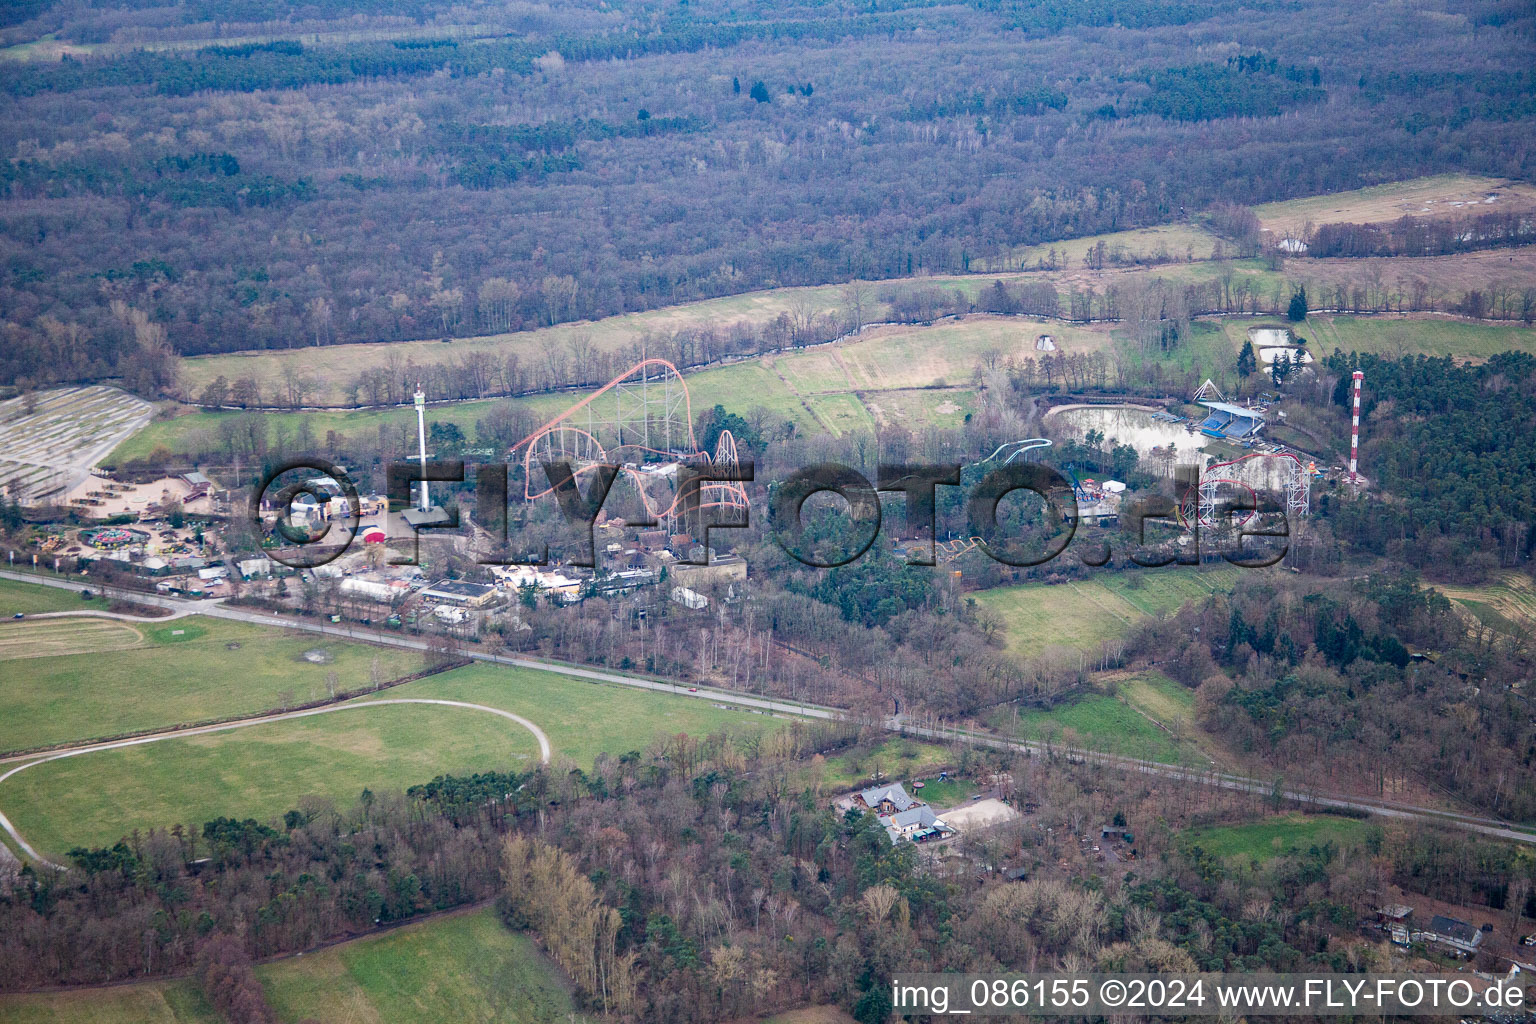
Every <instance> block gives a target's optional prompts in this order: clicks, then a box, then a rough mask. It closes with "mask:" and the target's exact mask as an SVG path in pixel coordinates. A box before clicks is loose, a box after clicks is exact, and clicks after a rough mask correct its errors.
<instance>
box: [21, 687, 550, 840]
mask: <svg viewBox="0 0 1536 1024" xmlns="http://www.w3.org/2000/svg"><path fill="white" fill-rule="evenodd" d="M378 704H438V705H442V706H444V707H451V708H467V709H469V710H471V711H483V712H485V713H486V714H491V715H497V716H499V717H501V718H505V719H508V720H509V721H513V722H516V723H517V724H518V725H521V726H522V727H523V728H525V729H527V730H528V731H529V732H531V733H533V738H534V739H536V740H538V742H539V760H540V761H543V762H544V763H546V764H547V763H549V757H550V753H551V747H550V745H549V737H548V736H547V735H545V733H544V730H543V729H540V728H539V727H538V726H537V725H535V724H533V723H532V722H530V721H528V719H526V718H524V717H523V716H522V715H514V714H513V713H512V712H510V711H503V710H501V709H500V708H490V707H486V706H485V705H484V704H469V703H466V702H465V701H461V700H435V699H432V698H428V697H384V698H379V699H370V698H364V699H362V700H357V701H353V702H350V703H347V704H332V705H330V706H329V707H323V708H307V709H305V710H303V711H286V712H281V713H279V714H275V715H258V716H257V717H254V718H242V719H241V720H240V721H238V722H222V723H220V724H218V725H200V726H192V727H189V728H186V729H170V730H167V731H166V732H160V733H154V734H152V735H149V736H135V737H133V738H132V739H126V740H113V741H110V742H107V743H87V744H82V745H80V746H78V747H66V748H64V749H61V750H54V751H50V752H49V753H47V754H41V755H34V756H32V757H30V758H29V757H22V758H16V759H14V760H20V761H22V762H23V763H21V764H18V765H17V766H16V767H14V768H12V769H10V770H9V771H7V772H5V773H3V774H0V783H3V782H5V780H6V779H9V778H10V777H11V776H12V775H15V774H16V773H17V772H22V771H26V770H27V769H28V768H31V767H33V766H35V765H40V764H46V763H48V762H49V761H58V760H61V759H62V758H66V757H79V756H80V755H82V754H94V753H97V752H99V751H103V750H119V749H121V748H123V747H138V746H143V745H144V744H146V743H159V742H160V741H161V740H174V739H180V738H182V737H186V736H202V735H205V734H207V733H212V732H229V731H230V730H232V729H247V728H250V727H251V726H253V725H266V724H268V723H271V722H286V721H289V720H290V719H294V718H310V717H313V716H314V715H329V714H334V713H335V712H337V711H358V710H361V709H366V708H369V707H373V706H375V705H378ZM0 829H4V830H5V831H6V833H7V834H8V835H9V836H10V837H11V839H12V840H14V841H15V843H16V845H17V847H19V848H20V850H21V852H22V853H25V854H26V855H27V856H28V857H31V858H32V859H33V860H35V861H38V862H40V863H42V864H48V865H50V866H54V865H52V864H51V862H50V861H48V860H46V859H44V857H43V855H42V854H40V853H38V852H37V851H36V850H35V849H33V848H32V846H31V845H30V844H29V843H28V842H27V841H26V840H25V839H24V838H22V835H21V833H20V832H18V831H16V826H14V825H13V824H11V820H10V819H9V818H7V817H6V816H5V815H4V814H3V813H0Z"/></svg>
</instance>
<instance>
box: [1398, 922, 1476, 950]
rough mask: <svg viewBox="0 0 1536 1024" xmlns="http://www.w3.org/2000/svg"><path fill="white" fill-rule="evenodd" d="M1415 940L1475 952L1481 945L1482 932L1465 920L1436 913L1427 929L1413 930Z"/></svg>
mask: <svg viewBox="0 0 1536 1024" xmlns="http://www.w3.org/2000/svg"><path fill="white" fill-rule="evenodd" d="M1413 937H1414V939H1416V940H1420V941H1424V942H1433V943H1435V944H1436V945H1440V946H1445V947H1447V948H1449V949H1452V950H1454V951H1456V952H1458V953H1476V952H1477V948H1478V947H1479V946H1480V945H1482V942H1483V933H1482V932H1480V931H1478V930H1477V929H1476V928H1474V927H1472V926H1471V925H1470V924H1468V923H1467V922H1465V921H1461V920H1458V919H1457V918H1454V917H1446V916H1444V915H1443V914H1436V915H1435V916H1434V917H1433V918H1431V919H1430V922H1429V928H1428V930H1427V931H1422V932H1414V933H1413Z"/></svg>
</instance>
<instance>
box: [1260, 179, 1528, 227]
mask: <svg viewBox="0 0 1536 1024" xmlns="http://www.w3.org/2000/svg"><path fill="white" fill-rule="evenodd" d="M1490 195H1496V196H1498V199H1497V200H1496V201H1495V202H1492V203H1485V202H1484V201H1483V200H1485V199H1486V198H1487V197H1488V196H1490ZM1472 204H1476V205H1475V206H1474V205H1472ZM1532 205H1536V188H1532V187H1531V186H1530V185H1527V184H1524V183H1522V182H1512V181H1506V180H1504V179H1502V178H1485V177H1481V176H1478V175H1473V174H1437V175H1433V176H1431V177H1427V178H1410V179H1409V180H1407V181H1393V182H1388V183H1387V184H1385V185H1372V186H1371V187H1370V188H1361V189H1355V190H1354V191H1352V192H1335V193H1333V194H1332V195H1321V196H1307V197H1305V198H1302V199H1288V200H1285V201H1284V202H1279V203H1266V204H1264V205H1263V206H1258V207H1255V208H1254V212H1255V213H1256V214H1258V215H1259V222H1260V223H1261V224H1262V225H1263V226H1264V227H1265V228H1266V229H1268V230H1270V231H1278V232H1288V233H1292V234H1295V233H1299V232H1300V230H1301V228H1302V226H1303V225H1305V224H1307V223H1311V224H1345V223H1352V224H1377V223H1382V222H1386V221H1394V220H1397V219H1398V218H1399V217H1404V216H1415V217H1433V216H1451V215H1455V214H1467V213H1492V212H1495V211H1501V210H1507V209H1511V208H1516V209H1526V208H1529V207H1530V206H1532Z"/></svg>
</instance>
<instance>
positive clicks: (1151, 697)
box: [1119, 670, 1195, 733]
mask: <svg viewBox="0 0 1536 1024" xmlns="http://www.w3.org/2000/svg"><path fill="white" fill-rule="evenodd" d="M1119 696H1120V698H1121V699H1122V700H1124V701H1125V702H1126V703H1127V704H1129V705H1130V706H1131V707H1133V708H1135V709H1136V710H1138V711H1140V712H1141V713H1142V714H1144V715H1146V716H1148V717H1149V718H1153V719H1156V720H1157V721H1158V722H1160V723H1162V724H1163V725H1166V726H1167V727H1168V728H1170V729H1172V730H1173V731H1174V732H1176V733H1177V732H1180V731H1187V730H1190V729H1193V728H1194V726H1195V693H1194V691H1193V690H1190V689H1188V688H1187V687H1183V686H1180V685H1179V684H1178V683H1176V682H1174V681H1173V680H1172V679H1169V678H1168V677H1167V676H1165V675H1163V674H1162V673H1161V672H1158V671H1156V670H1153V671H1149V672H1144V673H1141V674H1139V675H1136V676H1133V677H1132V678H1130V679H1128V680H1126V681H1124V682H1123V683H1121V684H1120V686H1119Z"/></svg>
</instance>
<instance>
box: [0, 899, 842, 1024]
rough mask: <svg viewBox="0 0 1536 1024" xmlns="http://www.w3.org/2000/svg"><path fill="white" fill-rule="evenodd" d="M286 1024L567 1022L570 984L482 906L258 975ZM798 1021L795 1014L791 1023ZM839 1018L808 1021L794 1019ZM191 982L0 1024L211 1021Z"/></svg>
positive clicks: (18, 1003)
mask: <svg viewBox="0 0 1536 1024" xmlns="http://www.w3.org/2000/svg"><path fill="white" fill-rule="evenodd" d="M256 974H257V977H258V978H259V979H260V981H261V985H262V988H263V989H264V990H265V991H266V994H267V999H268V1001H269V1002H270V1003H271V1004H272V1006H273V1007H274V1008H275V1009H276V1010H277V1017H278V1020H280V1021H282V1022H283V1024H297V1022H299V1021H303V1020H317V1021H325V1022H326V1024H380V1022H384V1021H410V1022H412V1024H492V1022H495V1024H569V1022H573V1021H576V1022H586V1021H589V1020H590V1018H588V1017H586V1016H584V1015H581V1014H578V1013H577V1012H576V1011H575V1007H574V1005H573V1003H572V1000H571V995H570V991H569V988H568V982H567V981H566V979H565V977H564V975H563V974H561V972H560V970H559V968H558V967H556V966H555V965H554V964H552V963H551V962H550V961H549V960H548V958H546V957H545V956H544V955H543V954H542V953H541V952H540V951H539V949H538V947H537V946H536V945H535V944H534V942H533V940H532V938H530V937H529V936H528V935H525V934H522V933H518V932H512V931H509V930H508V929H507V928H506V927H504V926H503V925H502V924H501V922H500V920H498V919H497V917H496V912H495V911H494V910H493V909H491V908H483V909H479V910H473V911H468V912H465V913H460V914H451V915H448V916H445V917H438V918H434V919H432V920H430V921H421V922H418V923H416V924H409V925H405V926H403V927H401V928H396V929H393V930H391V931H389V932H387V933H385V934H382V935H377V936H370V937H368V938H364V939H358V940H356V941H353V942H347V943H343V944H341V945H339V946H332V947H330V948H329V949H325V950H322V951H321V952H319V953H313V954H310V955H309V956H305V957H290V958H288V959H285V960H279V961H277V962H274V963H270V964H264V965H262V966H260V967H258V968H257V969H256ZM791 1019H792V1020H793V1019H796V1018H791ZM840 1019H844V1018H837V1017H827V1018H805V1020H804V1022H803V1024H812V1022H818V1024H819V1021H821V1020H825V1021H827V1022H829V1024H830V1022H832V1021H836V1020H840ZM220 1021H221V1018H220V1017H219V1016H218V1014H217V1013H215V1012H214V1010H213V1008H212V1007H211V1006H209V1005H208V1003H207V1001H206V1000H205V999H204V998H203V996H202V993H201V992H200V991H199V990H198V986H197V983H196V982H195V981H192V980H190V979H187V980H181V981H173V982H151V983H146V984H142V985H127V986H120V987H116V988H108V989H93V990H90V991H85V992H67V993H49V994H46V995H29V996H0V1024H219V1022H220Z"/></svg>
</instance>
